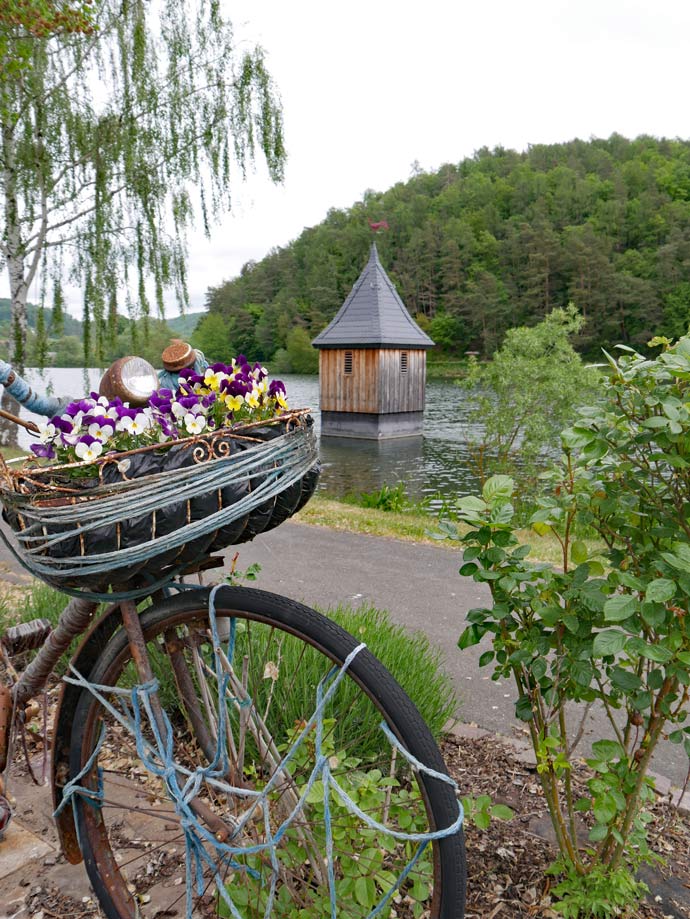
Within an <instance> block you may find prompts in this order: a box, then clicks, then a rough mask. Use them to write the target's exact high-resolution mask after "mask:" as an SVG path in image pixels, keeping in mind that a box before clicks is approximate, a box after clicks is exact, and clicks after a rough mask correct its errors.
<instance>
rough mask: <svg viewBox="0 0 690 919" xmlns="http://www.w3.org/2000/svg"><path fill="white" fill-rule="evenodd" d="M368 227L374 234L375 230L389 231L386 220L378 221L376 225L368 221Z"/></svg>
mask: <svg viewBox="0 0 690 919" xmlns="http://www.w3.org/2000/svg"><path fill="white" fill-rule="evenodd" d="M369 227H370V229H372V230H373V231H374V232H376V231H377V230H390V227H389V226H388V221H387V220H379V221H377V222H376V223H373V222H372V221H371V220H370V221H369Z"/></svg>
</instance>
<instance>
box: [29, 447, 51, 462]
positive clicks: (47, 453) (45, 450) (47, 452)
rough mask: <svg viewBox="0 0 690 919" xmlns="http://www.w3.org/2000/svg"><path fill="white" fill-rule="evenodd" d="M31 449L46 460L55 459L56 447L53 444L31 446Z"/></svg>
mask: <svg viewBox="0 0 690 919" xmlns="http://www.w3.org/2000/svg"><path fill="white" fill-rule="evenodd" d="M31 449H32V450H33V451H34V453H35V454H36V456H42V457H45V458H46V459H55V447H53V445H52V444H31Z"/></svg>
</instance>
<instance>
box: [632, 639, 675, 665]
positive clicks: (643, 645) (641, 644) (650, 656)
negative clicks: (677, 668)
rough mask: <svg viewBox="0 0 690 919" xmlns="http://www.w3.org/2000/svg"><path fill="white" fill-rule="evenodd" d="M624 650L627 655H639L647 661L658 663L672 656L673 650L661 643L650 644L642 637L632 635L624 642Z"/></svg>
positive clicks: (663, 662)
mask: <svg viewBox="0 0 690 919" xmlns="http://www.w3.org/2000/svg"><path fill="white" fill-rule="evenodd" d="M625 650H626V651H627V652H628V654H629V655H631V656H632V655H635V654H636V655H639V656H640V657H644V658H645V659H646V660H649V661H656V663H658V664H665V663H666V662H667V661H670V660H671V658H672V657H673V651H670V650H669V649H668V648H665V647H664V646H663V645H650V644H648V643H647V642H646V641H645V640H644V639H642V638H639V637H638V636H637V635H634V636H633V637H632V638H629V639H628V640H627V642H626V643H625Z"/></svg>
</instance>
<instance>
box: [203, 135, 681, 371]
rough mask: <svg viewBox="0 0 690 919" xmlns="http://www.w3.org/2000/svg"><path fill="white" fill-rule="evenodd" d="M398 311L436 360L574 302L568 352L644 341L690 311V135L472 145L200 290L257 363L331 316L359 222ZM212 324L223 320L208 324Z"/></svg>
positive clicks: (348, 281) (485, 349) (343, 287)
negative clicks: (375, 230) (424, 337)
mask: <svg viewBox="0 0 690 919" xmlns="http://www.w3.org/2000/svg"><path fill="white" fill-rule="evenodd" d="M370 222H373V223H377V222H386V223H387V225H388V226H389V229H388V230H386V231H384V232H381V233H379V234H378V235H377V237H376V244H377V247H378V250H379V255H380V258H381V262H382V263H383V266H384V268H385V269H386V271H387V272H388V274H389V276H390V278H391V280H392V281H393V282H394V283H395V284H396V286H397V289H398V291H399V292H400V295H401V297H402V299H403V301H404V302H405V304H406V306H407V308H408V309H409V311H410V312H411V313H412V315H413V316H415V318H417V321H418V322H419V324H420V325H421V326H422V327H423V328H424V330H425V331H427V332H428V333H429V335H431V337H432V338H433V339H434V340H435V341H436V343H437V346H438V347H437V350H441V351H443V352H445V353H446V354H447V355H462V354H463V353H464V352H465V351H478V352H480V353H482V354H484V355H489V354H491V353H492V352H493V351H494V350H495V348H496V347H497V346H498V345H499V344H500V343H501V341H502V339H503V336H504V334H505V332H506V330H507V329H508V328H511V327H513V326H516V325H533V324H535V323H537V322H539V321H540V320H541V319H542V318H543V317H544V315H545V314H546V313H548V312H550V310H552V309H553V308H554V307H558V306H561V307H562V306H565V305H567V304H568V302H570V301H572V302H574V303H575V305H576V306H577V307H578V309H579V310H580V312H581V313H582V314H583V315H584V316H585V319H586V325H585V327H584V330H583V332H582V334H581V336H580V338H579V340H578V342H577V343H576V344H577V347H578V348H579V350H580V351H581V352H583V353H587V354H591V355H600V353H601V351H600V349H601V347H602V346H603V347H605V348H610V347H612V346H614V345H615V344H616V343H623V344H628V345H632V346H633V347H636V348H644V346H645V344H646V342H647V341H649V339H650V338H651V337H652V336H653V335H666V336H668V337H677V336H678V335H681V334H685V332H686V331H687V329H688V322H689V321H690V141H689V140H666V139H663V138H662V139H660V138H656V137H649V136H643V137H638V138H636V139H635V140H628V139H627V138H625V137H622V136H621V135H619V134H613V135H612V136H611V137H609V138H607V139H595V140H589V141H584V140H572V141H569V142H567V143H563V144H550V145H546V144H534V145H533V146H531V147H529V149H528V150H526V151H525V152H517V151H515V150H507V149H504V148H500V147H498V148H496V149H494V150H489V149H487V148H483V149H481V150H479V151H478V152H477V153H475V155H474V156H472V157H468V158H466V159H463V160H461V161H460V162H456V163H448V164H446V165H444V166H442V167H441V168H440V169H439V170H438V171H437V172H433V173H420V174H417V175H415V176H413V177H412V178H411V179H410V180H409V181H407V182H400V183H398V184H397V185H395V186H393V188H390V189H388V190H387V191H383V192H377V191H367V192H366V193H365V194H364V196H363V199H362V200H361V201H358V202H356V203H354V204H353V205H352V206H351V207H350V208H347V209H343V210H336V209H332V210H330V211H329V212H328V215H327V217H326V219H325V220H324V221H323V222H322V223H320V224H318V225H316V226H313V227H310V228H308V229H305V230H304V231H303V233H302V234H301V235H300V236H299V237H298V239H296V240H295V241H294V242H292V243H290V244H289V245H287V246H284V247H281V248H276V249H274V250H273V251H272V252H270V253H269V254H268V255H267V256H266V257H265V258H264V259H262V260H261V261H258V262H249V263H247V264H246V265H245V266H244V268H243V269H242V272H241V274H240V276H239V277H238V278H235V279H234V280H232V281H229V282H227V283H223V284H220V285H218V286H217V287H213V288H210V289H209V290H208V292H207V296H206V303H207V306H208V308H209V311H210V315H209V318H208V319H207V320H205V321H204V323H203V324H202V327H201V328H202V329H205V328H206V327H207V326H208V327H209V329H210V330H211V331H213V335H214V337H215V338H218V336H219V335H221V334H223V335H226V336H227V339H228V341H227V342H225V341H224V342H223V347H224V349H225V350H228V351H230V352H231V353H234V352H236V351H238V350H242V351H243V352H244V353H245V354H252V355H256V356H258V357H259V358H260V359H262V360H264V359H265V360H266V361H269V360H271V358H272V357H273V355H274V354H276V352H278V353H280V352H282V351H283V349H285V348H287V349H288V350H289V349H290V341H289V340H288V338H289V336H290V335H293V336H294V335H295V333H296V330H297V331H299V334H300V335H302V337H303V338H304V339H305V340H306V341H308V340H309V339H310V338H313V337H314V336H315V335H317V334H318V333H319V332H320V331H321V330H322V329H323V328H324V327H325V326H326V324H327V323H328V322H329V321H330V320H331V319H332V318H333V316H334V315H335V313H336V311H337V310H338V309H339V308H340V306H341V305H342V303H343V300H344V299H345V297H346V296H347V294H348V292H349V291H350V289H351V287H352V285H353V283H354V282H355V280H356V278H357V277H358V275H359V273H360V272H361V271H362V269H363V268H364V265H365V264H366V261H367V254H368V249H369V247H370V245H371V242H372V239H373V234H372V232H371V230H370V228H369V223H370ZM218 319H221V320H222V323H221V322H218Z"/></svg>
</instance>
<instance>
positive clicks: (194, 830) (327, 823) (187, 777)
mask: <svg viewBox="0 0 690 919" xmlns="http://www.w3.org/2000/svg"><path fill="white" fill-rule="evenodd" d="M221 587H222V585H217V586H215V587H214V588H213V589H212V590H211V592H210V594H209V598H208V615H209V625H210V632H211V641H212V644H213V650H214V655H213V656H214V662H213V667H212V672H213V674H214V677H215V679H216V683H217V703H218V711H217V715H218V739H217V746H216V752H215V756H214V759H213V762H212V763H209V764H208V765H207V766H197V767H196V768H195V769H188V768H186V767H184V766H182V765H181V764H180V763H178V762H176V761H175V756H174V734H173V728H172V724H171V723H170V719H169V718H168V715H167V714H166V712H165V711H163V710H162V709H161V713H162V724H160V725H159V722H158V719H157V717H156V715H155V712H154V707H153V704H152V696H153V695H154V693H156V692H157V691H158V681H157V680H155V679H153V680H151V681H149V682H147V683H141V684H139V685H137V686H134V687H133V688H132V689H131V690H128V689H122V688H120V687H109V686H102V685H99V684H94V683H90V682H89V681H88V680H87V679H85V678H84V677H83V676H82V675H81V674H79V673H78V672H77V671H76V670H75V669H74V668H71V669H72V675H71V676H66V677H65V679H66V680H67V682H70V683H72V684H74V685H78V686H81V687H82V688H84V689H86V690H88V691H89V692H90V693H91V694H92V695H93V696H94V697H95V698H96V699H97V700H98V701H99V702H100V704H101V705H102V706H103V708H104V709H105V710H106V711H108V712H109V713H110V714H111V715H112V716H113V717H114V718H115V719H116V720H117V721H118V722H119V723H120V724H121V725H123V726H124V727H126V728H127V730H128V731H129V732H130V734H131V735H132V736H133V737H134V740H135V744H136V749H137V755H138V756H139V758H140V760H141V762H142V763H143V765H144V766H145V768H146V769H147V770H148V771H149V772H150V773H151V774H153V775H155V776H157V777H158V778H160V779H161V780H162V781H163V783H164V785H165V788H166V790H167V793H168V796H169V798H170V799H171V801H172V802H173V805H174V807H175V810H176V812H177V814H178V817H179V820H180V826H181V828H182V830H183V833H184V839H185V867H186V888H185V889H186V898H187V905H186V916H187V919H192V906H193V898H194V889H195V888H196V890H197V892H198V894H199V895H201V893H203V890H204V889H205V886H204V870H205V869H207V870H208V871H209V872H210V873H211V875H212V877H213V880H214V882H215V885H216V889H217V891H218V894H219V896H220V897H221V899H222V900H223V902H224V903H225V904H226V906H227V908H228V910H229V911H230V915H231V916H232V917H233V919H242V915H241V913H240V912H239V910H238V908H237V904H236V903H235V902H234V900H233V897H232V893H231V890H230V889H228V887H227V886H226V884H225V883H224V879H223V876H222V869H223V867H224V866H229V867H231V868H232V869H233V870H234V871H239V872H244V873H246V874H247V875H248V876H249V877H251V878H253V879H254V880H256V881H257V882H259V883H264V882H263V880H262V875H261V874H260V873H259V872H258V871H256V870H255V869H254V868H252V867H251V866H250V865H248V864H246V863H245V862H244V861H239V859H240V858H242V859H244V860H246V858H247V857H248V856H251V855H255V854H259V853H263V854H265V855H267V856H268V858H269V860H270V865H271V877H270V883H269V885H268V888H267V890H266V894H267V897H266V908H265V911H264V919H269V917H270V916H271V913H272V910H273V906H274V903H275V897H276V889H277V883H278V879H279V876H280V862H279V860H278V856H277V848H278V845H279V844H280V841H281V839H282V838H283V836H284V835H285V833H286V832H287V831H288V829H290V828H291V827H292V826H293V824H295V821H296V819H297V818H298V817H299V816H300V814H301V813H302V811H303V810H304V807H305V804H306V802H307V798H308V797H309V795H310V793H311V791H312V789H313V787H314V785H315V783H316V782H317V781H318V780H321V782H322V785H323V806H324V830H325V850H326V851H325V861H326V880H327V884H328V898H329V906H330V919H336V909H337V901H336V887H335V884H336V879H335V868H334V845H333V824H332V810H331V803H332V793H333V792H334V793H335V794H336V796H337V797H338V798H339V799H340V802H341V803H342V804H343V805H344V806H345V808H346V809H347V810H348V812H349V813H351V814H353V815H355V816H356V817H358V818H359V819H360V820H361V821H362V823H363V824H364V825H365V826H367V827H368V828H369V829H373V830H376V831H377V832H380V833H382V834H384V835H386V836H391V837H393V838H394V839H397V840H400V841H404V842H417V843H419V845H418V846H417V847H416V849H415V852H414V853H413V855H412V856H411V858H410V859H409V861H408V863H407V864H406V865H405V867H404V868H403V869H402V870H401V871H400V873H399V874H398V876H397V877H396V879H395V881H394V883H393V884H392V885H391V886H390V888H389V889H388V890H387V891H386V892H385V893H384V894H383V896H382V897H381V898H380V900H379V902H378V903H377V904H375V906H374V907H373V908H372V910H371V911H370V913H369V916H368V919H374V917H376V916H378V915H380V914H381V912H382V910H383V909H384V908H385V907H386V905H387V904H388V903H389V901H390V899H391V897H392V896H393V895H394V894H395V892H396V891H397V890H399V889H400V887H401V885H402V884H403V883H404V881H405V879H406V878H407V877H408V876H409V874H410V872H411V871H412V869H413V868H414V866H415V865H416V864H417V862H418V861H419V859H420V858H421V856H422V854H423V852H424V851H425V849H426V847H427V846H428V845H429V843H430V842H431V841H433V840H436V839H443V838H445V837H448V836H451V835H453V834H454V833H457V832H458V830H459V829H460V827H461V825H462V822H463V811H462V806H461V804H460V802H459V801H458V817H457V819H456V820H455V821H454V822H453V823H452V825H451V826H448V827H445V828H443V829H439V830H435V831H432V832H426V833H404V832H402V831H399V830H395V829H392V828H391V827H388V826H385V825H384V824H382V823H380V822H379V821H377V820H375V819H374V818H373V817H371V816H370V815H369V814H366V813H364V812H363V811H362V810H361V809H360V808H359V807H358V806H357V805H356V804H355V802H354V801H353V800H352V799H351V798H350V796H349V795H348V794H347V793H346V792H345V790H344V789H343V788H342V787H341V786H340V784H339V783H338V781H337V780H336V779H335V778H334V777H333V774H332V772H331V768H330V764H329V762H328V757H327V756H326V755H325V753H324V750H323V713H324V710H325V708H326V706H327V705H328V703H329V701H330V700H331V699H332V698H333V695H334V693H335V692H336V691H337V688H338V686H339V685H340V683H341V682H342V680H343V679H344V678H345V676H346V674H347V671H348V669H349V668H350V665H351V664H352V662H353V660H354V659H355V657H356V656H357V655H358V654H359V653H360V652H361V651H362V650H363V649H364V647H365V645H364V644H363V643H362V644H359V645H357V646H356V647H355V648H354V649H353V650H352V651H351V652H350V653H349V654H348V656H347V657H346V658H345V661H344V662H343V663H342V665H340V666H337V665H335V666H333V667H332V668H331V669H330V670H329V672H328V673H327V674H326V675H325V676H324V677H323V678H322V679H321V680H320V681H319V684H318V685H317V687H316V707H315V709H314V712H313V713H312V715H311V717H310V718H309V720H308V721H307V722H306V724H304V725H303V726H302V728H301V729H300V731H299V733H298V734H297V735H296V736H295V738H294V739H293V740H292V741H291V743H290V746H289V748H288V749H287V750H286V751H285V752H284V753H283V755H282V759H281V760H280V762H279V763H278V764H277V765H276V767H275V770H274V772H273V774H272V776H271V777H270V779H269V780H268V782H267V783H266V784H265V786H264V787H263V788H262V789H261V790H260V791H254V790H252V789H247V788H237V787H234V786H232V785H230V784H229V783H228V782H227V781H226V780H225V779H224V776H225V775H226V774H227V772H228V769H229V756H228V749H227V719H228V712H227V702H228V699H230V701H232V702H234V703H235V704H238V705H241V704H242V703H243V702H244V704H253V700H251V699H249V698H247V699H244V700H242V699H238V698H237V697H235V696H232V694H231V693H230V672H228V669H227V668H226V666H224V660H223V659H224V658H225V661H227V664H228V665H229V668H231V669H232V672H235V671H234V668H233V659H234V655H235V649H236V638H237V630H236V624H237V621H236V619H235V618H231V620H230V634H229V637H228V640H227V654H225V653H224V652H223V642H222V641H221V638H220V633H219V631H218V623H217V619H216V611H215V602H216V595H217V592H218V590H220V589H221ZM106 693H107V694H108V695H110V696H112V695H114V696H116V698H118V699H120V700H122V704H123V708H124V709H125V711H124V713H123V711H120V710H119V709H117V708H116V707H115V705H113V704H112V702H111V701H110V700H109V699H108V698H106V697H105V694H106ZM125 699H128V700H129V703H130V704H131V710H130V709H129V708H128V707H127V702H126V701H125ZM146 725H148V728H149V730H150V732H151V734H152V735H153V740H148V739H147V738H146V737H145V736H144V731H145V726H146ZM381 729H382V731H383V734H384V736H385V737H386V738H387V739H388V741H389V742H390V743H391V745H392V746H393V747H394V749H395V750H397V751H398V752H399V753H400V755H401V756H402V757H404V758H405V759H406V760H407V762H408V763H409V764H410V766H412V767H413V768H414V769H416V770H417V771H419V772H422V773H424V774H425V775H428V776H430V777H432V778H435V779H438V780H439V781H443V782H445V783H448V784H450V785H451V786H453V787H454V788H455V787H456V785H455V782H454V781H453V779H451V778H450V776H448V775H445V774H443V773H440V772H438V771H436V770H434V769H431V768H430V767H428V766H425V765H424V764H423V763H421V762H420V761H419V760H418V759H416V758H415V757H414V756H412V755H411V754H410V753H408V751H407V750H405V749H404V748H403V747H402V745H401V744H400V742H399V741H398V740H397V738H396V737H395V735H394V734H393V733H392V731H391V730H390V728H389V727H388V726H387V725H386V724H385V723H382V724H381ZM312 730H313V731H314V736H315V743H314V766H313V768H312V770H311V773H310V774H309V777H308V779H307V781H306V783H305V784H304V785H303V786H301V787H300V789H299V796H298V800H297V802H296V803H295V805H294V806H293V808H292V810H291V811H290V812H289V814H288V815H287V817H286V818H285V819H284V820H283V821H282V822H281V823H280V824H279V825H278V826H274V825H273V823H272V816H271V813H270V807H269V796H270V793H271V792H272V791H273V790H274V789H275V787H276V785H277V784H278V783H279V782H280V781H282V780H284V779H285V777H287V778H288V780H289V778H290V772H289V769H288V766H289V764H290V762H291V760H292V759H293V758H294V756H295V755H296V753H297V751H298V750H299V749H300V748H301V746H302V745H303V743H304V742H305V740H306V738H307V737H308V736H309V735H310V734H311V732H312ZM104 738H105V731H103V733H102V734H101V737H100V738H99V740H98V742H97V744H96V746H95V748H94V751H93V752H92V754H91V756H90V757H89V759H88V761H87V763H86V765H85V766H84V768H83V769H82V770H81V771H80V772H79V773H78V775H76V776H75V777H74V778H73V779H72V780H70V782H68V783H67V784H66V785H65V787H64V788H63V798H62V801H61V803H60V806H59V807H58V809H57V811H56V814H58V813H60V811H61V810H62V808H63V807H64V806H65V804H66V802H67V801H68V800H73V801H74V798H75V796H76V795H83V796H85V797H87V798H89V799H91V801H92V802H93V801H94V800H95V803H96V805H98V804H99V803H100V802H101V801H102V799H103V792H102V788H101V790H100V791H99V792H97V793H94V792H93V790H92V789H87V788H83V787H82V786H81V785H80V784H79V783H80V780H81V779H82V778H83V777H84V775H86V774H87V773H88V772H89V771H90V769H91V768H92V766H93V764H94V762H95V761H96V758H97V756H98V753H99V751H100V749H101V746H102V744H103V741H104ZM203 783H208V784H209V785H211V786H213V787H215V788H217V789H218V790H219V791H220V792H222V793H223V794H225V795H233V796H236V797H238V798H241V799H244V800H245V801H246V803H247V807H246V810H245V812H244V813H243V814H242V816H241V817H240V818H239V819H238V818H235V819H234V820H233V824H232V833H231V836H230V838H229V840H228V841H226V842H221V841H220V840H218V839H217V838H216V837H215V836H214V835H213V834H212V833H211V832H210V831H209V830H208V829H207V828H206V827H205V826H204V825H203V824H202V823H201V822H200V820H199V818H198V817H197V815H196V814H195V813H194V809H193V806H192V804H191V802H192V800H193V799H194V798H195V797H196V795H197V794H198V793H199V790H200V788H201V786H202V784H203ZM257 809H258V810H260V812H261V815H262V818H263V831H264V835H265V842H259V843H254V844H252V845H248V846H243V845H239V844H238V843H235V840H238V841H239V840H240V839H241V837H242V833H243V830H244V828H245V827H246V826H247V824H248V823H249V822H250V821H252V820H254V819H255V815H256V812H257ZM211 853H213V854H211ZM314 869H315V870H318V865H314Z"/></svg>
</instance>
